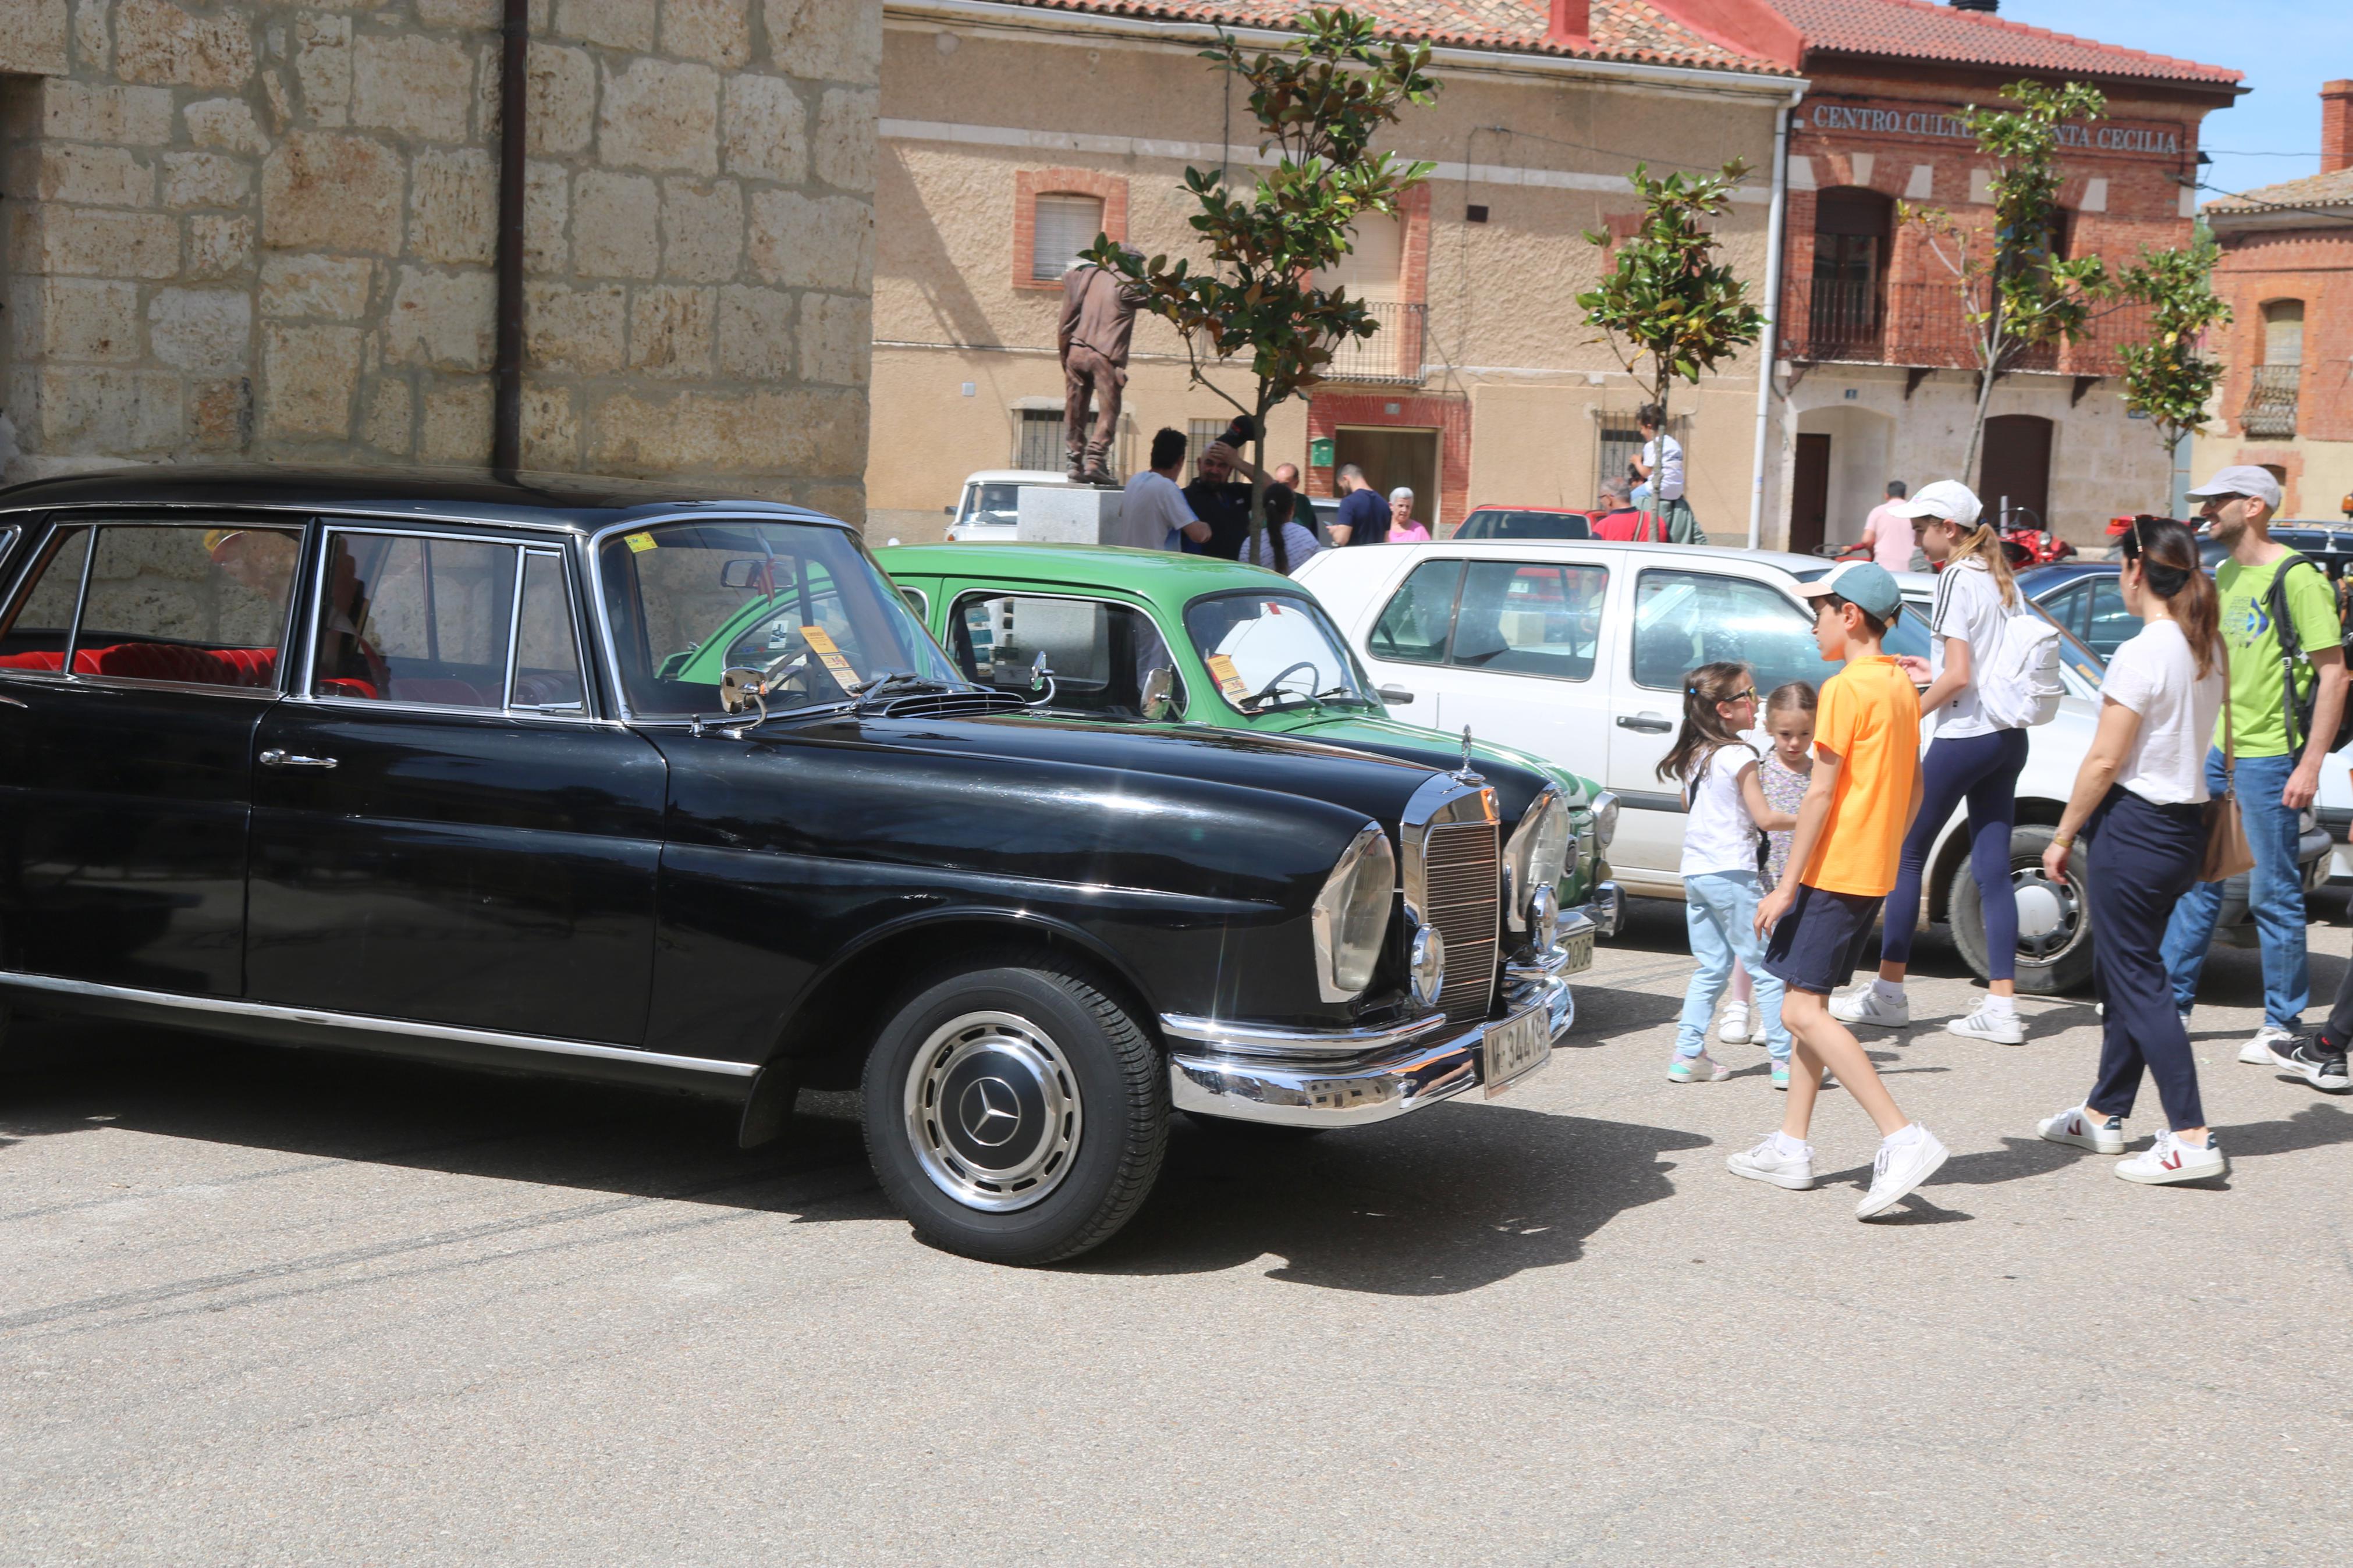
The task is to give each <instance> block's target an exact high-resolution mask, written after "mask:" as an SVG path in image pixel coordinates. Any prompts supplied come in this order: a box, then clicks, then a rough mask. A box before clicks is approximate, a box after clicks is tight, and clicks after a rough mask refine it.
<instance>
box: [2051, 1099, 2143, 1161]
mask: <svg viewBox="0 0 2353 1568" xmlns="http://www.w3.org/2000/svg"><path fill="white" fill-rule="evenodd" d="M2034 1130H2035V1131H2037V1132H2040V1133H2042V1136H2043V1137H2045V1138H2047V1139H2049V1140H2050V1141H2051V1142H2053V1143H2073V1145H2074V1146H2075V1147H2076V1148H2078V1149H2089V1150H2090V1151H2091V1152H2093V1153H2094V1154H2121V1153H2123V1152H2125V1119H2124V1118H2123V1117H2121V1116H2100V1115H2097V1114H2095V1113H2094V1112H2092V1111H2089V1110H2084V1108H2083V1107H2082V1106H2080V1105H2078V1106H2076V1107H2074V1108H2073V1110H2063V1111H2061V1112H2060V1113H2059V1114H2058V1115H2056V1116H2052V1117H2046V1118H2045V1119H2044V1120H2042V1121H2038V1122H2036V1123H2035V1125H2034Z"/></svg>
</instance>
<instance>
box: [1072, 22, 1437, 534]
mask: <svg viewBox="0 0 2353 1568" xmlns="http://www.w3.org/2000/svg"><path fill="white" fill-rule="evenodd" d="M1298 26H1299V37H1298V39H1297V41H1296V42H1295V43H1293V45H1292V47H1290V48H1289V49H1287V50H1285V51H1283V52H1282V53H1279V54H1266V53H1261V54H1258V55H1255V56H1245V55H1244V54H1243V53H1242V50H1241V47H1240V45H1238V44H1237V43H1235V42H1234V40H1233V39H1232V38H1231V37H1226V36H1223V35H1220V36H1219V40H1218V43H1217V45H1216V47H1212V48H1208V49H1204V50H1202V51H1201V58H1203V59H1206V60H1210V61H1213V62H1214V63H1215V64H1216V65H1217V66H1218V68H1219V69H1221V70H1228V71H1231V72H1232V73H1234V75H1236V76H1238V77H1240V79H1242V80H1243V81H1244V82H1246V83H1248V84H1249V87H1250V113H1251V115H1252V116H1253V117H1254V118H1256V120H1257V121H1258V124H1259V132H1260V140H1259V153H1260V155H1261V158H1263V157H1264V156H1265V155H1267V154H1268V153H1270V152H1271V153H1274V154H1275V163H1274V166H1273V167H1272V168H1271V169H1268V170H1266V171H1264V172H1263V173H1261V174H1260V175H1259V176H1258V178H1257V180H1256V182H1255V183H1254V184H1253V185H1252V187H1251V189H1250V191H1249V193H1248V194H1247V195H1236V194H1234V193H1233V192H1231V191H1230V190H1229V189H1228V187H1227V185H1226V183H1225V178H1224V176H1223V174H1221V173H1220V172H1219V171H1218V170H1214V169H1209V170H1205V169H1189V168H1188V169H1187V170H1186V171H1185V185H1184V189H1185V191H1186V193H1187V195H1190V196H1191V197H1192V199H1193V200H1194V202H1195V203H1197V204H1198V205H1199V207H1200V211H1199V212H1198V213H1197V214H1195V215H1194V216H1193V217H1192V219H1191V220H1190V221H1191V223H1192V226H1193V227H1194V228H1195V229H1196V230H1197V231H1198V232H1199V234H1200V235H1201V237H1203V238H1204V239H1205V240H1206V241H1207V242H1208V259H1207V263H1206V265H1196V264H1195V262H1194V261H1193V260H1191V259H1188V258H1185V257H1174V258H1172V257H1167V256H1154V257H1150V258H1142V257H1138V256H1134V255H1132V254H1130V253H1129V252H1127V251H1125V250H1124V249H1122V248H1121V247H1119V246H1117V245H1115V244H1113V242H1112V241H1111V240H1110V239H1108V238H1106V237H1101V236H1098V237H1096V240H1095V243H1094V245H1093V246H1092V247H1090V248H1089V249H1088V250H1087V252H1086V257H1085V258H1086V259H1087V260H1089V261H1091V262H1093V263H1094V264H1095V265H1096V266H1098V267H1102V268H1107V269H1109V270H1111V271H1113V272H1115V273H1118V274H1120V275H1121V276H1122V277H1124V278H1125V279H1128V281H1129V283H1130V284H1131V285H1132V286H1133V287H1134V289H1135V290H1136V292H1137V295H1138V297H1139V298H1140V300H1142V303H1141V304H1140V305H1139V306H1138V309H1139V310H1149V311H1151V312H1152V313H1153V314H1155V315H1157V316H1160V317H1163V318H1165V319H1166V321H1169V322H1170V323H1171V324H1172V325H1173V326H1175V327H1176V331H1177V333H1178V335H1179V336H1180V337H1182V338H1183V340H1184V342H1185V351H1186V353H1187V357H1188V359H1189V360H1190V362H1191V365H1192V379H1193V384H1194V385H1196V386H1199V387H1204V388H1207V389H1208V391H1209V392H1211V393H1213V394H1215V395H1217V396H1218V397H1219V398H1220V399H1222V400H1223V401H1224V402H1226V403H1228V404H1229V405H1232V407H1233V409H1234V411H1235V412H1236V413H1238V414H1243V415H1247V416H1250V422H1251V425H1252V426H1253V427H1254V429H1255V437H1254V439H1253V457H1254V461H1255V462H1256V464H1257V467H1258V468H1259V469H1260V478H1259V479H1257V480H1256V481H1255V482H1254V483H1253V484H1252V486H1251V487H1250V533H1251V537H1252V538H1253V539H1255V538H1256V537H1257V536H1258V534H1260V533H1261V531H1264V529H1265V527H1266V479H1265V478H1264V471H1265V468H1266V416H1267V415H1268V413H1269V412H1270V411H1271V410H1272V409H1274V408H1276V407H1278V406H1280V405H1282V404H1283V403H1284V402H1286V401H1288V400H1289V399H1291V398H1293V397H1296V396H1298V395H1300V394H1301V393H1303V392H1305V391H1306V390H1308V389H1309V388H1310V387H1313V386H1314V385H1315V384H1317V383H1318V382H1320V381H1322V380H1323V379H1324V375H1323V373H1324V369H1325V367H1327V366H1328V365H1330V364H1331V363H1332V353H1333V350H1334V348H1335V346H1336V345H1337V344H1338V343H1339V342H1340V340H1342V339H1343V338H1369V337H1371V336H1372V335H1373V333H1374V332H1375V331H1377V330H1378V323H1377V321H1375V319H1374V317H1373V315H1372V312H1370V311H1369V310H1366V308H1365V305H1364V302H1363V301H1362V300H1355V299H1351V298H1349V296H1348V293H1347V290H1346V289H1345V288H1342V289H1324V288H1323V287H1321V286H1319V285H1318V284H1317V283H1316V281H1315V278H1316V275H1317V274H1318V273H1319V272H1322V271H1324V270H1325V269H1327V268H1332V267H1335V266H1336V265H1338V263H1339V260H1340V258H1342V257H1343V256H1345V255H1346V254H1347V253H1348V252H1349V250H1350V248H1351V244H1350V237H1349V228H1350V226H1351V225H1352V224H1354V223H1355V222H1356V220H1357V219H1358V218H1359V217H1362V216H1366V215H1381V216H1393V215H1394V214H1395V213H1396V212H1397V210H1398V199H1399V198H1400V197H1402V196H1403V195H1405V194H1406V192H1408V191H1409V190H1411V189H1412V188H1413V187H1414V186H1416V185H1418V184H1420V183H1421V182H1422V181H1423V180H1424V179H1426V178H1427V177H1428V176H1429V174H1430V164H1428V163H1409V162H1401V161H1399V160H1398V158H1396V157H1395V156H1393V155H1392V154H1390V153H1375V152H1373V151H1372V150H1371V149H1372V142H1373V140H1374V138H1375V137H1377V136H1378V135H1379V134H1380V133H1381V132H1383V131H1384V130H1386V129H1388V127H1389V126H1390V125H1393V124H1395V123H1396V122H1397V121H1398V118H1399V117H1400V116H1401V115H1402V114H1403V113H1404V112H1405V110H1406V109H1407V108H1408V107H1409V106H1413V105H1422V104H1427V103H1429V102H1430V100H1432V99H1434V98H1435V97H1436V96H1437V95H1438V86H1439V84H1438V82H1437V80H1436V79H1434V78H1433V77H1431V76H1430V72H1429V66H1430V46H1429V45H1428V44H1427V43H1419V44H1411V45H1408V44H1401V43H1384V42H1382V41H1381V40H1380V39H1378V38H1377V37H1375V34H1374V24H1373V23H1372V21H1371V20H1370V19H1369V18H1367V17H1364V16H1356V15H1355V14H1353V13H1351V12H1348V11H1344V10H1337V9H1334V10H1323V9H1315V10H1310V11H1308V12H1307V13H1306V14H1305V15H1304V16H1301V17H1300V18H1299V22H1298ZM1236 362H1243V363H1247V364H1248V365H1249V368H1250V376H1251V385H1252V390H1251V391H1250V395H1248V397H1247V398H1243V397H1237V396H1235V395H1233V394H1231V393H1229V391H1228V390H1227V389H1226V388H1225V387H1223V386H1221V385H1219V384H1218V383H1217V382H1215V381H1213V380H1211V379H1210V378H1209V376H1208V370H1209V368H1210V367H1211V366H1214V365H1225V364H1231V363H1236Z"/></svg>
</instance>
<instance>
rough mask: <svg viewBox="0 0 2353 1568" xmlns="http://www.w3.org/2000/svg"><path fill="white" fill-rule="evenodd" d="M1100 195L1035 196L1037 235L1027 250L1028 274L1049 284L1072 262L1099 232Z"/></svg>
mask: <svg viewBox="0 0 2353 1568" xmlns="http://www.w3.org/2000/svg"><path fill="white" fill-rule="evenodd" d="M1102 232H1103V199H1102V198H1101V197H1100V196H1067V195H1053V196H1039V198H1038V237H1037V240H1036V242H1035V244H1034V245H1033V247H1032V248H1031V249H1030V252H1029V276H1030V277H1032V278H1034V279H1037V280H1038V281H1039V282H1041V283H1050V282H1053V281H1055V280H1056V279H1060V277H1061V276H1062V274H1063V273H1065V272H1067V271H1069V270H1070V269H1071V267H1072V266H1074V265H1076V263H1077V261H1078V259H1079V254H1080V252H1082V251H1083V250H1085V249H1086V248H1087V247H1089V246H1091V245H1092V244H1094V242H1095V236H1097V235H1099V234H1101V233H1102Z"/></svg>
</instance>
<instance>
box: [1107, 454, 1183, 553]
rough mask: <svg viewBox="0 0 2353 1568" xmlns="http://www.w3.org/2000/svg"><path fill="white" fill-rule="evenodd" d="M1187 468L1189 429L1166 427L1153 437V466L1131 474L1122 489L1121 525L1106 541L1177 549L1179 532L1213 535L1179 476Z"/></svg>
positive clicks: (1133, 547) (1151, 548) (1110, 533)
mask: <svg viewBox="0 0 2353 1568" xmlns="http://www.w3.org/2000/svg"><path fill="white" fill-rule="evenodd" d="M1184 468H1185V432H1183V431H1182V430H1162V431H1160V432H1159V433H1158V434H1157V435H1155V436H1154V437H1152V467H1150V468H1146V469H1145V471H1144V472H1142V473H1140V474H1131V475H1130V476H1128V480H1127V485H1126V488H1125V489H1124V490H1123V491H1122V492H1121V494H1122V495H1123V497H1124V500H1122V501H1121V502H1120V508H1119V525H1118V527H1117V529H1116V530H1114V531H1112V532H1109V533H1106V535H1105V536H1104V538H1103V543H1105V544H1124V545H1126V546H1127V547H1128V548H1130V549H1132V550H1175V549H1176V548H1178V546H1177V543H1176V536H1177V535H1178V534H1180V533H1181V534H1183V535H1184V536H1185V537H1186V538H1187V539H1189V540H1192V541H1193V542H1195V543H1199V542H1201V541H1203V540H1206V539H1208V537H1209V525H1208V523H1206V522H1203V521H1201V520H1200V519H1199V518H1198V517H1195V516H1194V515H1193V509H1192V507H1191V506H1190V505H1188V504H1187V502H1186V500H1185V492H1184V491H1183V490H1182V489H1178V488H1177V484H1176V476H1177V475H1178V474H1179V473H1181V472H1182V471H1183V470H1184Z"/></svg>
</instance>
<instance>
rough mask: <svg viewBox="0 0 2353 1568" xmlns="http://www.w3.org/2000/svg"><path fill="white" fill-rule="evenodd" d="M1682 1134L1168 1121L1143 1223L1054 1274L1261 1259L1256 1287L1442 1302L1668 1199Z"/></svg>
mask: <svg viewBox="0 0 2353 1568" xmlns="http://www.w3.org/2000/svg"><path fill="white" fill-rule="evenodd" d="M1709 1142H1710V1141H1709V1140H1708V1139H1706V1138H1704V1137H1702V1136H1700V1135H1699V1134H1697V1133H1693V1132H1685V1131H1677V1130H1675V1129H1672V1128H1665V1127H1641V1126H1632V1125H1629V1124H1627V1123H1624V1122H1616V1121H1592V1120H1590V1119H1588V1118H1585V1117H1579V1116H1554V1115H1548V1114H1546V1113H1544V1112H1541V1111H1535V1110H1514V1109H1512V1108H1510V1107H1508V1106H1504V1105H1465V1104H1456V1105H1441V1106H1435V1107H1432V1108H1431V1109H1430V1110H1425V1111H1422V1112H1419V1114H1417V1115H1414V1116H1410V1117H1407V1118H1404V1119H1401V1120H1399V1121H1392V1122H1388V1123H1387V1124H1385V1125H1383V1126H1379V1127H1367V1128H1363V1129H1359V1130H1356V1131H1347V1132H1334V1133H1327V1134H1325V1135H1324V1136H1322V1137H1319V1138H1306V1139H1300V1138H1295V1137H1293V1138H1284V1137H1282V1135H1280V1134H1278V1135H1276V1136H1275V1137H1272V1138H1269V1137H1265V1136H1261V1135H1257V1134H1256V1133H1254V1131H1252V1130H1250V1129H1246V1128H1225V1127H1215V1128H1205V1127H1201V1126H1198V1125H1196V1124H1193V1123H1191V1122H1189V1121H1185V1120H1184V1119H1182V1118H1180V1119H1179V1125H1178V1126H1177V1127H1176V1130H1175V1131H1174V1133H1173V1135H1172V1136H1171V1137H1170V1139H1169V1146H1168V1160H1167V1163H1166V1165H1165V1166H1163V1168H1162V1170H1161V1175H1160V1185H1159V1188H1158V1190H1157V1191H1155V1193H1154V1194H1153V1197H1152V1201H1151V1202H1150V1204H1148V1205H1146V1206H1145V1211H1144V1213H1143V1214H1141V1215H1138V1216H1137V1217H1136V1219H1135V1222H1134V1224H1132V1225H1130V1226H1128V1227H1127V1229H1126V1230H1124V1231H1123V1232H1122V1233H1121V1234H1120V1235H1119V1236H1118V1237H1115V1238H1114V1239H1113V1241H1112V1242H1111V1243H1110V1244H1109V1245H1108V1246H1106V1247H1103V1249H1102V1250H1101V1251H1099V1252H1095V1253H1092V1254H1090V1255H1089V1256H1088V1257H1086V1258H1082V1259H1080V1260H1078V1261H1077V1262H1076V1263H1074V1264H1071V1265H1070V1266H1069V1267H1071V1268H1076V1269H1080V1270H1083V1271H1085V1272H1088V1273H1100V1274H1134V1275H1155V1274H1193V1273H1206V1272H1213V1271H1216V1270H1219V1269H1227V1268H1238V1267H1240V1266H1241V1265H1244V1264H1247V1263H1249V1262H1250V1261H1251V1260H1252V1259H1254V1258H1260V1257H1261V1256H1263V1255H1265V1254H1268V1253H1272V1254H1274V1255H1275V1256H1277V1257H1278V1258H1282V1259H1284V1260H1285V1261H1284V1262H1282V1264H1281V1265H1280V1266H1278V1267H1276V1268H1271V1269H1269V1270H1268V1271H1267V1272H1268V1278H1270V1279H1283V1280H1290V1281H1292V1282H1293V1283H1297V1284H1303V1285H1320V1286H1323V1287H1325V1288H1326V1289H1335V1290H1364V1291H1371V1292H1375V1293H1377V1294H1381V1295H1390V1296H1451V1295H1457V1294H1460V1293H1461V1292H1463V1291H1466V1290H1475V1289H1479V1288H1480V1287H1481V1286H1483V1285H1489V1284H1493V1282H1495V1281H1496V1280H1499V1279H1509V1278H1510V1277H1511V1276H1513V1275H1514V1274H1518V1273H1520V1272H1522V1271H1523V1270H1525V1269H1530V1268H1552V1267H1554V1266H1556V1265H1558V1264H1563V1263H1573V1262H1575V1261H1576V1260H1577V1258H1579V1257H1581V1256H1582V1255H1583V1253H1584V1249H1585V1242H1586V1239H1587V1238H1588V1237H1590V1236H1592V1235H1593V1234H1594V1233H1595V1232H1597V1231H1599V1229H1600V1228H1601V1227H1602V1226H1606V1225H1608V1224H1609V1222H1610V1221H1611V1220H1612V1219H1614V1218H1616V1217H1617V1216H1618V1215H1620V1214H1622V1213H1624V1212H1625V1211H1626V1210H1628V1209H1631V1208H1637V1207H1640V1206H1641V1205H1644V1204H1650V1203H1656V1202H1658V1201H1659V1200H1660V1199H1662V1198H1666V1197H1670V1196H1672V1195H1673V1194H1674V1190H1675V1185H1674V1183H1673V1182H1672V1181H1671V1180H1670V1179H1669V1175H1668V1173H1670V1172H1671V1171H1672V1170H1673V1169H1674V1162H1672V1161H1671V1160H1668V1159H1665V1158H1663V1157H1662V1156H1665V1155H1668V1154H1672V1153H1675V1152H1682V1151H1685V1150H1693V1149H1704V1148H1706V1147H1708V1146H1709Z"/></svg>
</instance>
